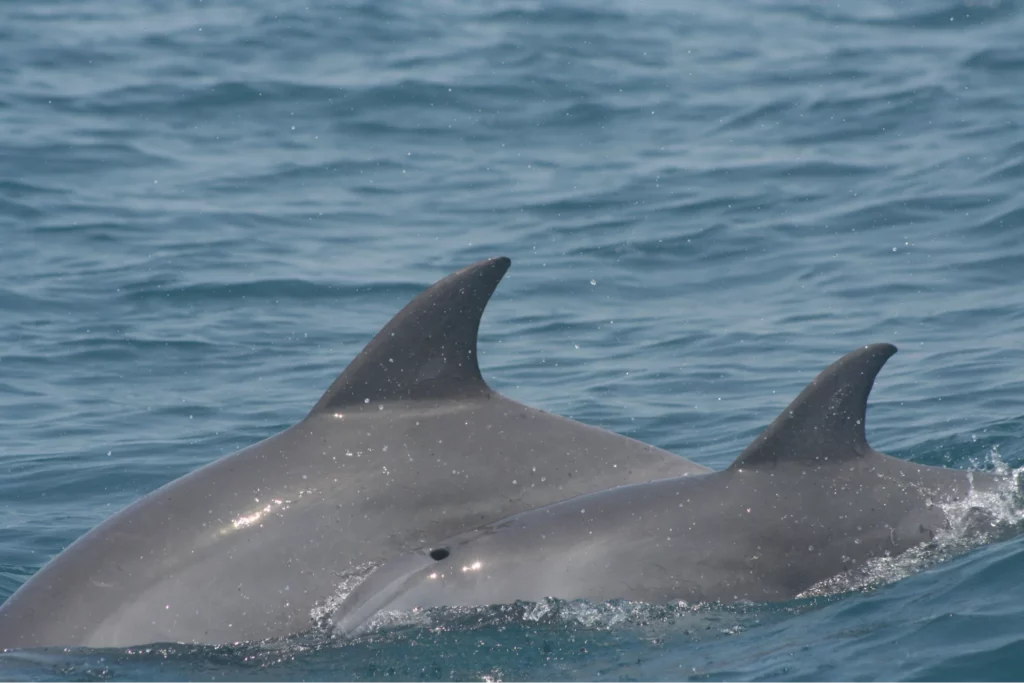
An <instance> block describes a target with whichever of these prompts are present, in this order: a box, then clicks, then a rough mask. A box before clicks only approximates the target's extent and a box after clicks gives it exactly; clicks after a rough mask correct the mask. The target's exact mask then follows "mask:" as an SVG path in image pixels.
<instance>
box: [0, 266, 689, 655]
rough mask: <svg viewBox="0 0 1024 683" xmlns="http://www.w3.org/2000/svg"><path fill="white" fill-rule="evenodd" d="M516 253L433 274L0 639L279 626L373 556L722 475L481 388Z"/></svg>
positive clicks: (36, 581) (85, 540)
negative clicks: (595, 499)
mask: <svg viewBox="0 0 1024 683" xmlns="http://www.w3.org/2000/svg"><path fill="white" fill-rule="evenodd" d="M509 265H510V261H509V259H507V258H494V259H490V260H486V261H482V262H480V263H477V264H475V265H472V266H470V267H468V268H465V269H464V270H461V271H459V272H456V273H454V274H452V275H450V276H448V277H446V278H444V279H443V280H441V281H439V282H437V283H436V284H434V285H433V286H432V287H430V288H429V289H427V290H426V291H424V292H423V293H421V294H420V295H419V296H417V297H416V298H415V299H414V300H413V301H412V302H411V303H410V304H409V305H408V306H406V307H405V308H404V309H403V310H402V311H401V312H399V313H398V314H397V315H396V316H395V317H394V318H393V319H392V320H391V321H390V322H389V323H388V324H387V325H386V326H385V327H384V328H383V329H382V330H381V331H380V333H378V334H377V336H376V337H374V338H373V340H372V341H370V343H369V344H368V345H367V346H366V348H364V349H363V351H362V352H361V353H360V354H359V355H358V356H357V357H356V358H355V359H354V360H353V361H352V363H351V364H350V365H349V366H348V368H346V370H345V371H344V372H343V373H342V374H341V375H340V376H339V377H338V378H337V379H336V380H335V381H334V383H333V384H332V385H331V386H330V388H329V389H328V390H327V393H325V394H324V395H323V397H322V398H321V399H320V400H319V402H318V403H317V404H316V405H315V406H314V407H313V410H312V411H311V412H310V413H309V415H308V416H307V417H306V418H305V419H303V420H302V421H301V422H299V423H298V424H296V425H294V426H292V427H290V428H288V429H286V430H285V431H283V432H281V433H279V434H277V435H275V436H272V437H270V438H268V439H266V440H265V441H262V442H260V443H258V444H255V445H253V446H250V447H248V448H245V449H243V450H241V451H239V452H237V453H233V454H231V455H228V456H225V457H223V458H221V459H219V460H216V461H214V462H213V463H211V464H209V465H206V466H205V467H202V468H200V469H198V470H196V471H194V472H192V473H190V474H187V475H185V476H183V477H181V478H180V479H177V480H175V481H172V482H171V483H169V484H167V485H165V486H163V487H162V488H160V489H158V490H156V491H154V492H152V493H150V494H148V495H146V496H144V497H143V498H141V499H140V500H138V501H136V502H135V503H133V504H131V505H130V506H128V507H127V508H125V509H124V510H122V511H121V512H119V513H117V514H116V515H114V516H113V517H111V518H110V519H108V520H106V521H105V522H103V523H101V524H100V525H98V526H97V527H96V528H94V529H92V530H91V531H89V532H88V533H87V534H85V535H84V536H82V537H81V538H80V539H78V540H77V541H76V542H74V543H73V544H72V545H70V546H69V547H68V548H67V549H66V550H64V551H63V552H62V553H60V554H59V555H57V557H56V558H54V559H53V560H51V561H50V562H49V563H48V564H47V565H46V566H44V567H43V568H42V569H41V570H40V571H39V572H38V573H37V574H35V576H33V577H32V578H31V579H29V580H28V581H27V582H26V583H25V584H24V585H23V586H22V587H21V588H20V589H19V590H18V591H16V592H15V593H14V594H13V595H12V596H11V597H10V598H9V599H8V600H7V601H6V603H5V604H4V605H3V606H2V607H0V648H27V647H42V646H65V647H66V646H86V647H124V646H130V645H138V644H146V643H154V642H185V643H203V644H221V643H234V642H240V641H251V640H259V639H266V638H272V637H279V636H286V635H290V634H294V633H297V632H301V631H304V630H308V629H309V628H311V627H313V626H314V621H315V619H314V617H315V616H316V615H317V614H318V610H322V609H323V607H324V606H325V605H329V604H330V601H331V599H332V597H333V596H334V595H335V592H336V591H337V590H339V586H342V585H344V583H345V581H349V580H351V577H352V576H353V575H354V574H352V573H353V572H358V571H363V572H364V573H365V571H367V570H368V569H369V568H370V567H369V566H366V565H372V564H374V563H380V562H383V561H385V560H387V559H390V558H391V557H393V556H395V555H398V554H400V553H403V552H407V551H409V550H411V549H413V548H416V547H418V546H421V545H428V544H432V543H436V542H438V541H440V540H442V539H444V538H446V537H448V536H451V535H453V534H456V533H460V532H462V531H465V530H467V529H471V528H474V527H477V526H480V525H482V524H487V523H490V522H494V521H497V520H499V519H501V518H503V517H507V516H509V515H511V514H515V513H517V512H521V511H524V510H529V509H532V508H536V507H540V506H543V505H547V504H549V503H553V502H555V501H558V500H563V499H566V498H570V497H573V496H577V495H580V494H583V493H587V492H590V491H596V490H601V489H605V488H608V487H612V486H617V485H622V484H628V483H637V482H644V481H650V480H654V479H664V478H667V477H676V476H683V475H688V474H695V473H701V472H706V471H709V470H708V468H706V467H703V466H701V465H698V464H696V463H693V462H690V461H688V460H686V459H684V458H681V457H679V456H677V455H674V454H672V453H668V452H666V451H663V450H660V449H657V448H654V447H652V446H649V445H647V444H644V443H641V442H639V441H635V440H633V439H629V438H626V437H623V436H619V435H617V434H613V433H611V432H608V431H605V430H602V429H597V428H595V427H590V426H587V425H583V424H580V423H578V422H574V421H572V420H568V419H565V418H563V417H558V416H556V415H551V414H549V413H545V412H543V411H540V410H536V409H534V408H530V407H528V406H525V405H522V404H519V403H516V402H515V401H513V400H511V399H509V398H506V397H504V396H502V395H501V394H499V393H497V392H495V391H494V390H493V389H491V388H490V387H489V386H488V385H487V384H486V382H485V381H484V380H483V378H482V376H481V374H480V368H479V366H478V364H477V332H478V328H479V324H480V318H481V316H482V314H483V311H484V307H485V306H486V304H487V302H488V300H489V299H490V297H491V295H492V293H493V292H494V290H495V288H496V287H497V285H498V282H499V281H500V280H501V278H502V276H503V275H504V274H505V272H506V271H507V269H508V267H509ZM361 568H363V569H361Z"/></svg>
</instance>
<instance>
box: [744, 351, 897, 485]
mask: <svg viewBox="0 0 1024 683" xmlns="http://www.w3.org/2000/svg"><path fill="white" fill-rule="evenodd" d="M894 353H896V347H895V346H893V345H892V344H872V345H870V346H863V347H861V348H859V349H857V350H856V351H852V352H851V353H848V354H846V355H845V356H843V357H842V358H840V359H839V360H837V361H836V362H835V363H833V364H832V365H830V366H828V367H827V368H825V369H824V370H823V371H822V372H821V374H819V375H818V376H817V377H815V378H814V381H812V382H811V383H810V384H809V385H808V386H807V388H806V389H804V390H803V391H802V392H800V395H799V396H797V397H796V399H795V400H794V401H793V402H792V403H790V404H789V406H788V407H787V408H786V409H785V410H783V411H782V414H781V415H779V416H778V417H777V418H775V421H774V422H772V423H771V424H770V425H769V426H768V429H766V430H764V431H763V432H761V434H760V435H759V436H758V437H757V438H756V439H754V441H753V443H751V444H750V445H749V446H747V448H746V449H745V450H744V451H743V453H741V454H740V457H738V458H737V459H736V461H735V462H734V463H733V464H732V465H731V466H730V467H729V469H731V470H739V469H752V468H756V467H761V466H766V465H767V466H771V465H776V464H778V463H781V462H802V463H805V464H808V465H812V464H824V462H825V461H826V460H827V461H828V462H836V461H841V460H844V459H848V458H853V457H857V456H863V455H867V454H869V453H871V452H873V451H872V450H871V447H870V446H869V445H868V442H867V437H866V436H865V433H864V422H865V418H866V416H867V407H868V394H870V393H871V387H872V385H874V383H875V377H876V376H877V375H878V372H879V371H880V370H881V369H882V366H883V365H885V361H887V360H889V358H890V357H892V355H893V354H894Z"/></svg>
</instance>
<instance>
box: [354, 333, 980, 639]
mask: <svg viewBox="0 0 1024 683" xmlns="http://www.w3.org/2000/svg"><path fill="white" fill-rule="evenodd" d="M895 352H896V348H895V347H894V346H891V345H888V344H877V345H873V346H866V347H863V348H861V349H858V350H856V351H854V352H852V353H850V354H848V355H846V356H845V357H843V358H842V359H840V360H839V361H837V362H836V363H834V364H833V365H831V366H830V367H828V368H827V369H826V370H824V371H823V372H822V373H821V374H820V375H818V377H817V378H816V379H815V380H814V381H813V382H812V383H811V384H810V386H808V387H807V388H806V389H805V390H804V391H803V392H802V393H801V394H800V395H799V396H798V397H797V398H796V400H794V401H793V402H792V403H791V404H790V405H789V407H788V408H786V409H785V410H784V411H783V412H782V414H781V415H780V416H779V417H778V418H777V419H776V420H775V421H774V422H773V423H772V424H771V425H770V426H769V427H768V428H767V429H766V430H765V431H764V432H763V433H762V434H761V435H760V436H759V437H758V438H757V439H756V440H755V441H754V442H753V443H752V444H751V445H750V446H749V447H748V448H747V449H746V450H744V451H743V453H742V454H741V455H740V456H739V458H738V459H737V460H736V461H735V462H734V463H733V464H732V465H731V466H730V467H729V468H728V469H726V470H724V471H721V472H714V473H712V474H706V475H701V476H696V477H688V478H676V479H669V480H663V481H656V482H651V483H646V484H636V485H629V486H621V487H618V488H615V489H611V490H608V491H601V492H596V493H590V494H587V495H583V496H580V497H578V498H574V499H572V500H567V501H563V502H560V503H555V504H553V505H550V506H548V507H546V508H542V509H539V510H532V511H529V512H525V513H522V514H519V515H516V516H513V517H511V518H509V519H506V520H503V521H501V522H498V523H495V524H492V525H489V526H485V527H484V528H481V529H479V530H476V531H471V532H467V533H464V534H461V535H458V536H456V537H454V538H451V539H449V540H447V541H445V542H444V543H441V544H438V545H435V546H433V547H430V548H426V549H424V550H420V551H416V552H413V553H410V554H406V555H404V556H402V557H399V558H396V559H395V560H392V561H390V562H388V563H385V564H384V565H383V566H381V567H379V568H378V569H376V570H375V571H374V572H373V573H371V574H370V575H369V576H368V577H367V579H366V581H365V582H364V583H362V584H361V585H359V586H358V587H357V588H356V589H355V590H354V591H353V592H352V593H351V594H350V595H349V596H348V598H347V599H346V600H345V601H344V602H342V604H341V606H340V608H339V610H338V612H337V613H336V616H335V628H336V629H337V630H339V631H340V632H342V633H353V632H358V631H359V630H360V629H361V627H362V626H363V625H364V624H365V622H366V621H367V620H368V619H369V618H370V617H371V616H372V615H373V614H375V613H377V612H378V611H381V610H387V611H408V610H411V609H413V608H416V607H434V606H462V605H490V604H508V603H511V602H514V601H516V600H528V601H537V600H540V599H543V598H545V597H557V598H563V599H579V598H583V599H589V600H596V601H604V600H610V599H616V598H623V599H632V600H641V601H646V602H651V603H665V602H668V601H670V600H677V599H679V600H686V601H721V602H725V603H729V602H734V601H738V600H750V601H757V602H761V601H780V600H788V599H791V598H793V597H795V596H797V595H798V594H800V593H801V592H803V591H805V590H807V589H808V588H810V587H811V586H812V585H814V584H815V583H817V582H819V581H822V580H825V579H828V578H831V577H833V576H836V575H839V574H841V573H843V572H845V571H847V570H849V569H852V568H855V567H859V566H862V565H863V564H864V563H865V562H867V561H868V560H870V559H872V558H876V557H880V556H883V555H893V556H894V555H897V554H899V553H902V552H903V551H905V550H907V549H908V548H911V547H913V546H916V545H919V544H921V543H924V542H928V541H930V540H931V539H932V538H933V537H934V534H935V533H936V531H938V530H940V529H942V528H944V527H946V525H947V521H948V520H947V518H946V514H945V512H944V511H943V508H942V507H941V505H942V504H944V503H950V502H953V501H958V500H962V499H963V498H964V497H965V496H967V495H968V494H969V492H971V490H972V487H973V486H979V485H980V486H979V487H980V488H990V486H991V485H994V483H995V481H996V479H995V478H994V477H993V476H992V475H989V474H984V473H981V472H967V471H961V470H951V469H944V468H939V467H928V466H924V465H917V464H914V463H911V462H907V461H905V460H900V459H897V458H893V457H890V456H888V455H885V454H883V453H879V452H878V451H875V450H874V449H872V448H871V447H870V446H869V445H868V443H867V440H866V438H865V433H864V424H865V416H866V410H867V399H868V394H869V392H870V391H871V387H872V384H873V383H874V379H875V376H876V375H877V374H878V371H879V370H881V368H882V365H883V364H884V363H885V361H886V360H887V359H888V358H889V357H890V356H891V355H892V354H893V353H895Z"/></svg>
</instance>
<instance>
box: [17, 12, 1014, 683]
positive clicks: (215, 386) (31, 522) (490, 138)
mask: <svg viewBox="0 0 1024 683" xmlns="http://www.w3.org/2000/svg"><path fill="white" fill-rule="evenodd" d="M1022 36H1024V5H1022V2H1020V0H928V1H924V0H910V1H908V2H901V3H889V2H880V1H874V0H866V1H864V2H855V3H854V2H846V3H822V2H819V1H817V0H814V1H811V0H780V1H771V2H769V1H752V0H741V1H740V2H736V3H726V4H722V3H706V2H681V1H679V0H661V1H656V0H655V1H646V2H640V1H639V0H596V1H584V0H549V1H542V0H511V1H510V0H496V1H494V2H468V1H466V0H438V1H437V2H431V3H420V2H407V1H406V0H394V1H391V2H376V1H371V0H352V1H342V2H338V1H330V0H328V1H324V2H316V3H310V4H309V6H302V5H301V4H294V3H291V4H289V3H284V4H282V3H276V2H267V1H265V0H253V1H252V2H248V3H232V2H219V1H216V0H214V1H211V0H206V1H203V0H192V1H190V2H162V1H153V2H146V3H113V2H99V1H98V0H74V1H72V0H37V1H34V2H3V3H0V46H2V53H0V54H2V56H0V434H2V437H0V599H3V598H6V597H7V596H8V595H10V594H11V593H12V592H13V591H14V590H15V589H16V588H17V587H18V586H19V585H20V584H21V583H22V582H24V581H25V580H27V579H28V578H29V577H30V576H31V575H32V574H33V573H34V572H35V571H36V570H37V569H38V568H39V567H40V566H42V565H43V564H44V563H45V562H46V561H47V560H48V559H50V558H51V557H53V556H54V555H55V554H56V553H58V552H59V551H60V550H61V549H63V548H64V547H66V546H67V545H68V544H69V543H70V542H72V541H73V540H74V539H76V538H77V537H78V536H80V535H81V534H82V533H84V532H85V531H86V530H88V529H89V528H91V527H92V526H94V525H95V524H97V523H98V522H100V521H102V520H103V519H105V518H106V517H108V516H109V515H111V514H112V513H113V512H115V511H116V510H118V509H119V508H121V507H123V506H124V505H126V504H128V503H129V502H131V501H133V500H135V499H137V498H138V497H140V496H142V495H143V494H145V493H147V492H149V491H152V490H154V489H155V488H157V487H159V486H160V485H162V484H164V483H166V482H168V481H171V480H172V479H174V478H176V477H179V476H181V475H182V474H184V473H186V472H189V471H191V470H193V469H195V468H197V467H199V466H200V465H203V464H205V463H207V462H210V461H212V460H213V459H216V458H218V457H221V456H223V455H226V454H228V453H231V452H232V451H235V450H236V449H238V448H241V447H243V446H246V445H249V444H252V443H254V442H256V441H258V440H260V439H262V438H264V437H266V436H269V435H271V434H273V433H275V432H277V431H279V430H281V429H283V428H285V427H287V426H289V425H291V424H293V423H294V422H296V421H298V420H299V419H300V418H301V417H303V416H304V415H305V413H306V412H307V411H308V410H309V408H310V407H311V406H312V405H313V403H314V402H315V401H316V400H317V399H318V398H319V396H320V394H321V393H322V392H323V391H324V390H325V389H326V387H327V386H328V385H329V384H330V383H331V381H332V380H333V379H334V377H335V376H336V375H337V374H338V373H340V372H341V370H342V369H344V367H345V366H346V364H347V363H348V362H349V361H350V360H351V359H352V358H353V357H354V356H355V354H356V353H358V351H359V350H360V349H361V348H362V346H363V345H364V344H365V343H366V342H367V341H368V340H369V339H370V338H371V337H372V336H373V334H374V333H376V332H377V330H378V329H379V328H380V327H381V326H382V325H383V324H384V323H385V322H387V320H388V319H389V318H390V317H391V316H392V315H393V314H394V313H395V312H396V311H397V310H398V309H400V308H401V307H402V306H403V305H404V304H405V303H407V302H408V300H409V299H411V298H412V297H413V296H414V295H415V294H416V293H418V292H419V291H421V290H422V289H423V288H424V287H426V286H427V285H429V284H430V283H432V282H433V281H435V280H437V279H439V278H440V277H442V276H444V275H446V274H448V273H449V272H451V271H453V270H455V269H457V268H460V267H462V266H465V265H468V264H469V263H472V262H474V261H476V260H478V259H481V258H485V257H489V256H496V255H507V256H509V257H511V258H512V259H513V266H512V269H511V271H510V272H509V274H508V276H507V277H506V279H505V281H504V282H503V283H502V284H501V286H500V288H499V289H498V292H497V294H496V295H495V297H494V299H493V301H492V303H491V304H490V306H489V307H488V310H487V313H486V315H485V317H484V321H483V327H482V330H481V335H480V351H481V361H482V362H481V365H482V367H483V374H484V376H485V378H486V379H487V381H488V382H489V383H490V384H491V385H492V386H493V387H494V388H495V389H497V390H499V391H501V392H503V393H505V394H507V395H509V396H511V397H513V398H515V399H517V400H519V401H522V402H524V403H528V404H531V405H534V406H537V407H540V408H544V409H546V410H549V411H553V412H555V413H559V414H562V415H567V416H571V417H573V418H575V419H578V420H582V421H584V422H587V423H591V424H594V425H599V426H601V427H605V428H607V429H611V430H614V431H617V432H620V433H623V434H627V435H629V436H632V437H635V438H638V439H642V440H644V441H647V442H650V443H652V444H655V445H657V446H660V447H663V448H666V449H669V450H672V451H675V452H677V453H680V454H683V455H685V456H687V457H689V458H691V459H694V460H696V461H699V462H701V463H704V464H706V465H709V466H711V467H714V468H722V467H725V466H727V465H728V464H729V463H730V462H731V461H732V460H733V459H734V458H735V457H736V455H737V454H738V453H739V452H740V450H742V448H743V447H744V446H745V445H746V444H747V443H748V442H749V441H750V440H751V439H752V438H753V437H754V436H755V435H756V434H757V433H758V432H759V431H760V430H761V429H762V428H763V427H764V426H765V425H766V424H767V423H768V422H770V421H771V420H772V419H773V418H774V417H775V416H776V414H777V413H778V412H779V411H780V410H781V409H782V408H783V407H784V406H785V405H786V404H787V403H788V402H789V401H790V400H791V399H792V398H793V397H795V396H796V394H797V393H798V392H799V391H800V390H801V389H802V388H803V387H804V385H805V384H806V383H807V382H808V381H810V380H811V379H812V378H813V376H814V375H815V374H816V373H817V372H818V371H819V370H820V369H822V368H823V367H825V366H826V365H827V364H829V363H831V362H832V361H833V360H835V359H836V358H838V357H839V356H840V355H841V354H843V353H845V352H847V351H849V350H851V349H853V348H855V347H856V346H858V345H861V344H865V343H871V342H883V341H886V342H892V343H895V344H896V345H898V346H899V348H900V353H899V354H898V355H897V356H895V357H894V358H893V359H892V360H891V361H890V362H889V364H888V365H887V366H886V368H885V369H884V370H883V372H882V374H881V377H880V378H879V381H878V383H877V384H876V387H875V391H874V393H873V395H872V400H871V410H870V420H869V425H868V431H869V437H870V439H871V441H872V443H873V445H875V446H876V447H877V448H879V449H881V450H885V451H886V452H889V453H891V454H893V455H896V456H898V457H902V458H909V459H912V460H914V461H917V462H920V463H928V464H936V465H945V466H949V467H957V468H991V467H1007V468H1019V467H1022V466H1024V286H1022V283H1024V113H1022V112H1024V40H1022ZM1019 513H1020V510H1017V509H1007V510H1003V511H1002V512H1001V513H1000V514H1002V515H1004V517H1005V519H1006V520H1008V521H1009V522H1010V523H1013V522H1014V521H1015V520H1016V517H1015V516H1017V515H1019ZM1017 521H1019V520H1017ZM900 577H903V578H902V579H901V580H896V579H899V578H900ZM1022 676H1024V537H1016V538H1009V539H1006V538H1003V539H1002V540H1000V541H999V542H997V543H994V544H990V545H986V546H984V547H980V548H975V549H973V550H970V551H967V552H963V553H959V554H956V556H955V557H953V558H952V559H950V560H949V561H946V562H942V563H939V564H937V565H934V566H921V567H912V568H911V570H910V571H902V572H901V571H899V570H898V568H894V569H893V571H892V573H891V574H888V575H885V576H882V577H881V578H880V580H878V581H874V582H871V583H870V584H869V585H865V586H863V587H861V588H860V589H859V590H855V591H850V592H845V593H842V594H839V595H825V596H821V597H808V598H806V599H803V600H798V601H794V602H792V603H786V604H781V605H742V606H736V607H729V608H721V607H715V606H708V605H697V606H687V605H667V606H666V605H641V604H627V603H611V604H605V605H586V604H567V603H561V602H558V601H550V602H547V603H541V604H534V605H531V604H519V605H512V606H508V607H503V608H496V607H495V608H486V609H480V610H463V611H461V612H460V611H450V612H443V611H442V612H441V613H439V614H437V615H435V616H434V617H433V620H432V621H429V622H424V623H418V624H407V625H404V626H396V627H394V628H391V629H387V628H385V629H382V630H380V631H378V632H375V633H371V634H369V635H366V636H364V637H362V638H359V639H356V640H355V641H344V642H343V641H339V640H332V639H331V638H329V637H326V636H324V635H322V634H320V635H318V634H315V633H311V634H302V635H299V636H297V637H296V638H294V639H290V640H288V641H287V642H283V643H264V644H260V643H251V644H240V645H233V646H224V647H194V646H170V645H163V646H155V647H142V648H133V649H130V650H103V651H89V650H68V651H64V650H43V651H26V652H8V653H4V654H0V679H11V680H29V679H38V680H56V679H73V680H125V679H132V680H145V679H196V680H214V679H272V680H291V679H353V680H392V679H459V680H515V679H593V680H633V679H687V678H690V679H701V680H719V679H761V680H775V679H840V680H874V679H910V680H917V679H936V680H939V679H969V680H989V679H992V680H994V679H1020V678H1021V677H1022Z"/></svg>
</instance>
